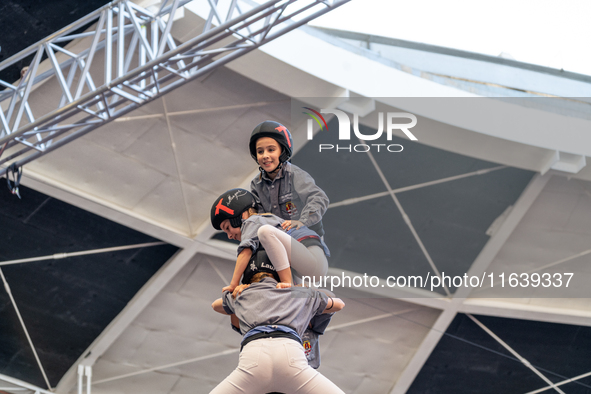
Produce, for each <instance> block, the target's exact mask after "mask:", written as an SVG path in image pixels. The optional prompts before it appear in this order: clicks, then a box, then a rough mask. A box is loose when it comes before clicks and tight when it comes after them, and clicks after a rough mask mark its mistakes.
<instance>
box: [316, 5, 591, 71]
mask: <svg viewBox="0 0 591 394" xmlns="http://www.w3.org/2000/svg"><path fill="white" fill-rule="evenodd" d="M311 24H312V25H316V26H324V27H330V28H336V29H343V30H351V31H357V32H361V33H369V34H374V35H380V36H386V37H393V38H399V39H403V40H409V41H415V42H421V43H427V44H433V45H439V46H444V47H450V48H456V49H462V50H466V51H470V52H478V53H483V54H487V55H492V56H498V55H499V54H500V53H501V52H506V53H509V54H510V55H511V56H513V58H515V60H519V61H522V62H527V63H534V64H540V65H543V66H548V67H552V68H556V69H560V68H563V69H564V70H566V71H573V72H577V73H581V74H587V75H591V0H561V1H549V0H496V1H494V2H492V1H489V2H487V3H484V2H482V1H478V0H406V1H397V0H351V2H349V3H347V4H345V5H343V6H341V7H339V8H337V9H336V10H333V11H331V12H329V13H328V14H326V15H324V16H322V17H320V18H318V19H316V20H315V21H313V22H312V23H311Z"/></svg>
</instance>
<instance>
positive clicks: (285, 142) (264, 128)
mask: <svg viewBox="0 0 591 394" xmlns="http://www.w3.org/2000/svg"><path fill="white" fill-rule="evenodd" d="M263 137H270V138H273V139H274V140H275V141H277V142H278V143H279V145H281V147H282V148H283V149H282V151H281V156H279V161H280V162H282V163H285V162H286V161H288V160H289V158H290V157H291V154H292V153H293V141H292V139H291V133H290V132H289V130H287V127H285V126H284V125H282V124H281V123H278V122H274V121H272V120H265V121H264V122H263V123H259V124H258V125H256V127H255V128H254V130H253V131H252V134H251V135H250V142H249V144H248V147H249V148H250V155H251V156H252V158H253V159H254V160H255V161H257V140H258V139H259V138H263Z"/></svg>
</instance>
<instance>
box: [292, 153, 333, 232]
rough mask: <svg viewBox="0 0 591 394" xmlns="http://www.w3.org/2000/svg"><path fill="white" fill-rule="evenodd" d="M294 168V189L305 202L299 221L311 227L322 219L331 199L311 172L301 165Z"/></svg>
mask: <svg viewBox="0 0 591 394" xmlns="http://www.w3.org/2000/svg"><path fill="white" fill-rule="evenodd" d="M292 168H293V183H294V189H295V191H296V193H297V194H298V195H299V197H300V198H301V200H302V202H303V203H304V206H303V207H302V209H301V212H300V218H299V221H300V222H302V223H303V224H304V225H305V226H308V227H310V226H313V225H315V224H316V223H318V222H320V221H321V220H322V216H324V214H325V213H326V210H327V209H328V204H329V203H330V201H329V199H328V196H327V195H326V193H325V192H324V190H322V189H321V188H320V187H318V185H316V182H314V178H312V176H310V174H308V173H307V172H306V171H304V170H302V169H301V168H299V167H295V166H293V165H292ZM292 227H293V226H292Z"/></svg>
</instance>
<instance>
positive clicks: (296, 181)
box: [250, 162, 329, 236]
mask: <svg viewBox="0 0 591 394" xmlns="http://www.w3.org/2000/svg"><path fill="white" fill-rule="evenodd" d="M261 174H262V176H261V175H257V176H256V177H255V178H254V179H253V180H252V182H251V183H250V188H251V191H252V193H253V194H254V195H255V196H256V198H257V199H258V200H259V203H260V205H261V206H262V208H263V211H264V212H270V213H272V214H274V215H277V216H279V217H280V218H283V219H285V220H299V221H300V222H302V223H303V224H304V225H305V226H307V227H309V228H310V229H312V230H314V231H315V232H316V233H318V235H320V236H323V235H324V229H323V228H322V216H324V214H325V212H326V210H327V209H328V204H329V200H328V196H327V195H326V193H324V191H323V190H322V189H321V188H319V187H318V186H317V185H316V182H314V178H312V177H311V176H310V174H308V173H307V172H306V171H304V170H302V169H301V168H299V167H298V166H296V165H293V164H291V163H289V162H286V163H283V168H282V169H281V170H279V173H278V174H277V176H276V177H275V179H273V180H271V179H270V178H269V177H268V176H267V174H265V173H261Z"/></svg>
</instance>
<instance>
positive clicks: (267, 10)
mask: <svg viewBox="0 0 591 394" xmlns="http://www.w3.org/2000/svg"><path fill="white" fill-rule="evenodd" d="M191 1H195V2H199V3H202V4H199V5H200V6H204V7H208V9H209V17H208V19H207V20H206V22H205V25H204V28H203V31H202V32H201V34H199V35H198V36H196V37H194V38H192V39H190V40H188V41H187V42H185V43H184V44H182V45H179V46H177V45H176V44H175V41H174V39H173V37H172V35H171V28H172V26H173V23H174V15H175V13H176V12H177V11H178V10H179V8H180V7H183V6H184V5H186V4H187V3H189V2H191ZM348 1H349V0H325V1H321V0H271V1H267V2H264V3H263V4H257V3H254V2H253V1H252V0H221V1H218V0H163V1H162V3H161V4H160V6H159V7H156V8H155V9H144V8H142V7H139V6H138V5H136V4H134V3H132V2H131V1H129V0H118V1H113V2H111V3H109V4H107V5H106V6H104V7H102V8H100V9H98V10H97V11H95V12H93V13H92V14H89V15H87V16H86V17H84V18H82V19H80V20H79V21H77V22H75V23H73V24H71V25H70V26H68V27H66V28H65V29H63V30H61V31H59V32H58V33H56V34H54V35H51V36H49V37H47V38H45V39H44V40H42V41H40V42H38V43H37V44H35V45H33V46H31V47H29V48H27V49H25V50H23V51H22V52H20V53H18V54H16V55H14V56H12V57H11V58H9V59H7V60H5V61H4V62H2V63H0V70H2V69H4V68H6V67H8V66H11V65H13V64H15V63H16V62H19V61H21V60H22V59H25V58H27V57H31V56H32V57H33V59H32V61H31V63H30V65H29V67H28V68H26V69H23V77H22V79H21V80H20V81H19V82H18V83H17V84H16V85H12V84H10V83H7V82H5V81H2V80H0V88H4V90H3V91H0V176H2V175H5V174H6V172H7V167H8V165H9V164H12V163H14V164H15V166H16V167H20V166H22V165H24V164H26V163H29V162H31V161H33V160H35V159H36V158H38V157H40V156H42V155H44V154H46V153H48V152H51V151H53V150H55V149H57V148H59V147H61V146H63V145H65V144H67V143H69V142H71V141H73V140H75V139H76V138H79V137H81V136H83V135H84V134H86V133H88V132H90V131H92V130H94V129H96V128H98V127H100V126H102V125H104V124H106V123H108V122H110V121H112V120H114V119H116V118H118V117H120V116H123V115H125V114H127V113H129V112H130V111H132V110H134V109H136V108H138V107H140V106H141V105H144V104H146V103H148V102H150V101H152V100H154V99H156V98H158V97H160V96H162V95H164V94H166V93H168V92H170V91H171V90H173V89H175V88H177V87H179V86H181V85H183V84H185V83H187V82H189V81H191V80H193V79H195V78H198V77H199V76H201V75H203V74H205V73H208V72H210V71H212V70H213V69H215V68H217V67H219V66H222V65H224V64H226V63H228V62H230V61H231V60H234V59H236V58H238V57H240V56H242V55H245V54H246V53H248V52H250V51H252V50H254V49H256V48H258V47H260V46H261V45H264V44H266V43H267V42H269V41H272V40H274V39H275V38H277V37H280V36H282V35H283V34H285V33H288V32H289V31H291V30H293V29H295V28H297V27H299V26H301V25H303V24H305V23H307V22H309V21H311V20H313V19H315V18H317V17H318V16H320V15H323V14H325V13H326V12H329V11H330V10H332V9H334V8H336V7H339V6H341V5H343V4H345V3H347V2H348ZM294 17H296V18H298V19H294ZM95 21H96V23H95V24H94V27H93V30H91V31H86V32H83V33H78V32H77V30H80V28H81V27H84V26H87V25H88V24H91V23H94V22H95ZM76 39H79V41H77V42H76V45H69V46H66V47H62V46H60V45H59V44H60V43H65V42H70V41H72V40H76ZM62 45H63V44H62ZM97 54H99V56H96V55H97ZM100 55H102V58H103V59H104V60H103V61H100V60H99V61H94V60H95V58H100V57H101V56H100ZM44 56H47V59H48V61H46V62H45V63H42V62H41V61H42V60H43V57H44ZM46 63H47V64H46ZM45 83H54V84H57V85H58V86H59V89H53V90H54V91H56V94H57V95H56V97H55V98H54V99H47V98H45V97H44V98H43V100H40V99H38V98H37V99H36V100H35V99H34V98H33V97H32V96H31V93H32V92H33V91H35V90H36V89H37V88H39V87H41V85H43V84H45ZM99 84H100V85H99ZM97 85H98V86H97ZM3 155H4V157H2V156H3Z"/></svg>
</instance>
